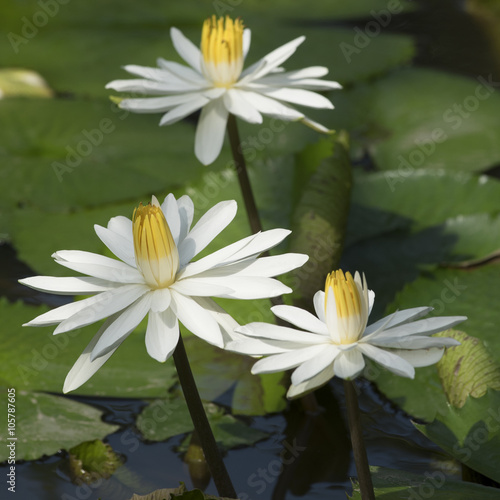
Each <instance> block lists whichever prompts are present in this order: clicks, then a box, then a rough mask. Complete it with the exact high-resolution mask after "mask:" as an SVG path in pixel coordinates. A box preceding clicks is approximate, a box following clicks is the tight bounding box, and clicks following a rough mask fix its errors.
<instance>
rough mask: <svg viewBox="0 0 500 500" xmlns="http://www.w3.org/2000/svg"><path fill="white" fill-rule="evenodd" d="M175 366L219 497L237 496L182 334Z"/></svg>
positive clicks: (175, 353) (175, 356) (176, 351)
mask: <svg viewBox="0 0 500 500" xmlns="http://www.w3.org/2000/svg"><path fill="white" fill-rule="evenodd" d="M173 357H174V362H175V368H176V369H177V373H178V375H179V380H180V383H181V387H182V392H183V393H184V397H185V398H186V403H187V406H188V409H189V414H190V415H191V420H192V421H193V425H194V428H195V429H196V432H197V433H198V437H199V439H200V443H201V447H202V448H203V453H204V455H205V459H206V461H207V464H208V468H209V469H210V474H211V475H212V477H213V480H214V483H215V487H216V488H217V491H218V492H219V495H220V496H221V497H227V498H237V496H236V491H235V489H234V486H233V483H232V482H231V478H230V477H229V474H228V472H227V469H226V466H225V465H224V461H223V460H222V456H221V454H220V451H219V448H218V447H217V443H216V442H215V438H214V435H213V433H212V429H211V428H210V424H209V423H208V419H207V415H206V413H205V409H204V408H203V404H202V402H201V399H200V394H199V393H198V388H197V387H196V382H195V380H194V377H193V372H192V371H191V367H190V366H189V360H188V357H187V354H186V349H185V348H184V342H183V341H182V336H179V342H178V343H177V347H176V348H175V351H174V356H173Z"/></svg>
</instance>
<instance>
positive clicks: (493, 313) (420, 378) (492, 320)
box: [371, 264, 500, 422]
mask: <svg viewBox="0 0 500 500" xmlns="http://www.w3.org/2000/svg"><path fill="white" fill-rule="evenodd" d="M498 279H500V265H499V264H489V265H485V266H481V267H478V268H475V269H469V270H461V269H438V270H436V271H434V272H433V273H432V274H430V275H427V276H426V275H422V276H420V277H419V278H418V279H416V280H415V281H414V282H413V283H409V284H407V285H406V286H405V288H404V289H403V291H401V292H400V293H398V295H397V297H396V300H395V301H394V302H393V303H392V304H391V306H390V308H389V309H388V311H389V312H390V311H395V310H397V309H399V310H402V309H407V308H409V307H417V306H431V307H434V311H433V312H432V313H431V314H432V315H434V316H455V315H457V316H467V317H468V320H467V321H466V322H465V323H463V324H462V325H461V326H460V328H461V329H463V330H464V331H466V332H467V334H468V335H470V336H472V337H477V338H479V339H480V340H481V341H482V342H483V343H484V345H485V347H486V349H487V350H488V352H489V353H490V354H491V356H492V358H493V359H495V360H498V359H500V342H499V339H498V334H497V328H496V325H498V323H499V321H500V317H499V311H498V307H497V295H496V290H497V283H498ZM371 378H373V379H375V381H376V384H377V386H378V387H379V389H380V390H381V391H382V392H383V393H384V394H385V395H386V396H388V397H389V398H391V399H392V400H393V401H395V402H396V403H397V404H398V405H400V406H401V407H402V408H403V409H404V410H405V411H406V412H407V413H409V414H410V415H412V416H414V417H418V418H421V419H424V420H425V421H428V422H430V421H432V420H434V418H435V417H436V414H437V413H440V414H442V413H443V412H444V413H446V412H447V408H448V403H447V401H446V396H445V393H444V391H443V390H442V387H441V382H440V380H439V377H438V373H437V368H436V367H435V366H429V367H424V368H417V370H416V375H415V379H414V380H408V379H404V378H402V377H395V376H394V375H392V374H390V375H389V374H388V373H385V372H383V371H381V370H376V371H374V372H372V377H371Z"/></svg>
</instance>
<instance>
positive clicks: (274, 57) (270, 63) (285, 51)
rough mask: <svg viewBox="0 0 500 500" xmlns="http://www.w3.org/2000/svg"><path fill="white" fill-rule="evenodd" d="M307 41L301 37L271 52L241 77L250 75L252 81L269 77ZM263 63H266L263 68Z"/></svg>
mask: <svg viewBox="0 0 500 500" xmlns="http://www.w3.org/2000/svg"><path fill="white" fill-rule="evenodd" d="M305 39H306V37H305V36H300V37H298V38H296V39H295V40H292V41H290V42H288V43H285V44H284V45H282V46H281V47H278V48H277V49H275V50H273V51H272V52H269V54H267V55H266V56H264V57H263V58H262V59H261V60H260V61H257V62H256V63H255V64H252V66H250V67H249V68H247V69H246V70H245V71H243V73H242V74H241V77H242V78H244V77H245V76H247V75H248V77H249V78H250V79H251V80H256V79H258V78H261V77H263V76H265V75H267V74H268V73H270V72H271V71H273V70H274V69H275V68H277V67H278V66H279V65H280V64H281V63H283V62H285V61H286V60H287V59H288V58H289V57H290V56H291V55H292V54H293V53H294V52H295V51H296V50H297V47H298V46H299V45H300V44H301V43H302V42H303V41H304V40H305ZM262 62H265V65H264V66H263V67H262Z"/></svg>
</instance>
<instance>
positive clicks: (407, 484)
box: [349, 467, 498, 500]
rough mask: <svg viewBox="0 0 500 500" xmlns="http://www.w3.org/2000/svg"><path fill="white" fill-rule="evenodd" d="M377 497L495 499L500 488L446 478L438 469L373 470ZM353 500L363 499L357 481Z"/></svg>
mask: <svg viewBox="0 0 500 500" xmlns="http://www.w3.org/2000/svg"><path fill="white" fill-rule="evenodd" d="M370 471H371V475H372V480H373V486H374V489H375V495H376V497H377V498H383V499H384V500H385V499H387V500H400V499H401V498H408V499H412V500H413V499H420V498H431V497H432V498H433V500H449V499H450V498H453V500H494V499H496V498H498V489H497V488H489V487H487V486H483V485H480V484H475V483H466V482H464V481H459V480H457V479H455V478H453V477H449V476H447V475H446V474H445V473H444V472H442V471H439V470H431V471H428V472H426V473H425V474H424V475H419V474H413V473H411V472H406V471H401V470H396V469H387V468H385V467H370ZM353 489H354V491H353V494H352V496H350V497H349V498H351V499H352V500H362V497H361V493H360V491H359V484H358V483H357V481H356V482H354V484H353Z"/></svg>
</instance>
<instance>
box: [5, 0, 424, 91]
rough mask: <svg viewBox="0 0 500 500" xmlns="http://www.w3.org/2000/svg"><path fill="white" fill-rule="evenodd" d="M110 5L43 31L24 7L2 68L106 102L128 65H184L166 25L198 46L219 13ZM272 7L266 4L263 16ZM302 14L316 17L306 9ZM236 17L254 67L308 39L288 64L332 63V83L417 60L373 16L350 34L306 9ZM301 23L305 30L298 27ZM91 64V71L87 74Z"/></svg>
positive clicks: (53, 22)
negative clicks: (19, 69)
mask: <svg viewBox="0 0 500 500" xmlns="http://www.w3.org/2000/svg"><path fill="white" fill-rule="evenodd" d="M113 4H115V8H113V7H111V9H112V10H111V12H106V11H103V6H102V5H101V4H100V3H95V5H94V8H92V7H90V5H89V4H88V3H87V4H86V5H85V10H86V11H87V13H86V14H83V15H82V13H81V12H79V11H80V9H78V8H65V6H60V7H61V8H60V9H59V10H60V15H58V16H55V17H54V19H50V22H47V23H45V24H46V25H47V26H40V27H39V28H38V27H37V26H36V25H34V24H33V21H32V19H33V16H35V15H36V14H37V13H40V12H41V14H38V15H42V16H43V15H44V13H43V11H42V10H41V9H40V8H39V7H38V6H37V8H36V10H34V11H33V10H31V9H26V10H24V9H23V12H25V14H21V15H19V17H17V18H15V19H14V20H12V22H11V23H10V24H9V25H8V26H6V27H5V28H4V29H3V33H2V32H0V34H2V35H3V36H5V37H6V38H7V39H8V41H9V44H10V46H11V48H12V50H8V51H5V52H4V53H3V55H2V59H3V64H4V65H15V66H23V67H26V68H30V69H33V70H35V71H37V72H39V73H40V74H41V75H42V76H43V77H44V78H45V79H46V80H47V81H48V82H49V84H50V86H51V87H52V88H54V89H55V90H56V91H58V92H60V93H70V94H79V95H82V96H100V97H103V96H106V95H109V91H107V90H106V89H105V88H104V86H105V84H106V83H108V82H110V81H111V80H116V79H120V78H126V77H127V76H126V74H125V73H124V72H123V71H120V67H122V66H125V65H126V64H138V65H141V66H155V65H156V58H157V57H163V58H165V59H167V60H176V61H179V60H180V58H179V56H178V55H177V53H176V52H175V50H174V48H173V45H172V43H171V40H170V37H169V28H170V27H171V26H176V27H178V28H181V29H182V30H183V32H184V33H185V35H186V36H187V37H188V38H189V39H190V40H192V41H193V43H194V44H195V45H198V44H199V41H200V38H201V27H202V23H203V20H204V19H205V18H207V17H209V16H210V15H212V14H214V4H213V3H210V4H208V3H207V4H206V6H207V7H209V8H208V9H204V8H203V6H201V7H202V8H201V9H200V3H199V2H196V3H195V2H193V7H192V8H191V12H190V14H189V16H188V17H186V15H185V14H186V13H189V9H179V10H178V12H177V14H178V15H172V12H171V10H172V9H166V6H164V7H162V6H160V7H158V4H155V6H154V7H152V6H151V4H150V5H149V6H147V7H145V8H144V9H143V12H141V13H138V14H137V15H136V18H135V19H134V18H133V16H132V13H133V12H134V11H137V9H135V8H132V9H127V8H126V7H124V5H122V4H121V3H120V4H119V5H118V4H117V3H115V2H112V4H111V5H113ZM379 5H380V4H379ZM399 5H400V6H401V5H402V4H401V3H399ZM148 7H149V8H148ZM374 7H375V6H374ZM268 8H269V6H268V5H266V6H265V9H266V11H267V10H268ZM215 10H217V8H215ZM259 10H260V9H259ZM287 10H289V7H287ZM300 10H301V11H303V12H308V13H310V12H311V10H310V9H309V8H304V7H302V8H300ZM99 11H103V12H101V13H100V15H98V16H96V15H95V12H99ZM176 11H177V9H176ZM89 12H90V13H91V16H92V17H90V16H89V14H88V13H89ZM117 13H118V14H117ZM193 13H195V15H194V16H193ZM231 15H233V16H235V17H236V16H240V17H242V18H243V20H244V21H245V23H246V25H247V26H248V27H249V28H251V29H252V32H253V33H252V34H253V37H252V39H253V41H252V47H251V49H250V53H249V64H251V63H252V62H254V61H255V60H257V58H259V57H263V56H264V55H265V54H267V53H269V52H271V51H272V50H274V49H275V48H277V47H279V46H280V45H283V44H285V43H286V42H288V41H290V40H292V39H294V38H297V37H299V36H301V35H305V36H306V37H307V41H306V43H305V44H304V46H303V47H300V49H299V50H298V51H297V53H296V54H294V56H293V58H292V59H291V60H290V64H289V63H288V61H287V66H286V67H287V69H288V68H290V69H294V68H298V67H304V66H311V65H322V66H327V67H329V68H331V70H332V74H331V78H332V79H334V80H340V81H341V82H343V83H347V82H353V81H355V80H358V81H359V80H362V79H367V78H370V77H373V76H378V75H380V74H383V73H385V72H387V71H389V70H391V69H392V68H394V67H396V66H399V65H402V64H405V63H407V62H409V61H410V60H411V58H412V57H413V55H414V43H413V40H412V39H411V37H408V36H405V35H394V34H387V33H384V32H383V27H382V23H385V21H381V22H377V21H376V19H375V18H374V19H372V20H371V23H372V24H371V25H370V26H368V23H369V22H370V21H368V22H367V23H365V25H364V26H362V27H361V28H353V29H347V28H339V27H333V28H332V27H331V26H328V27H324V26H314V27H311V26H310V25H304V23H303V18H304V15H303V13H302V12H301V13H300V15H299V13H297V18H296V19H293V17H291V18H288V19H283V17H282V16H280V19H274V20H270V19H268V16H267V14H266V16H262V15H261V14H260V13H255V14H254V13H252V12H251V11H250V12H249V10H247V9H246V6H245V5H242V8H241V9H239V8H238V9H235V11H234V12H233V13H231ZM45 17H46V18H47V20H48V19H49V16H45ZM96 17H97V20H96ZM391 18H392V16H391ZM297 21H300V22H301V25H297ZM186 23H188V24H189V26H186ZM30 24H31V27H30V26H29V25H30ZM32 39H36V43H32V41H31V40H32ZM325 48H327V49H328V50H325ZM76 54H78V56H76ZM311 54H312V55H314V57H312V56H311ZM316 56H317V57H316ZM316 59H317V60H316ZM89 67H91V68H92V71H88V70H87V68H89Z"/></svg>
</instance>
